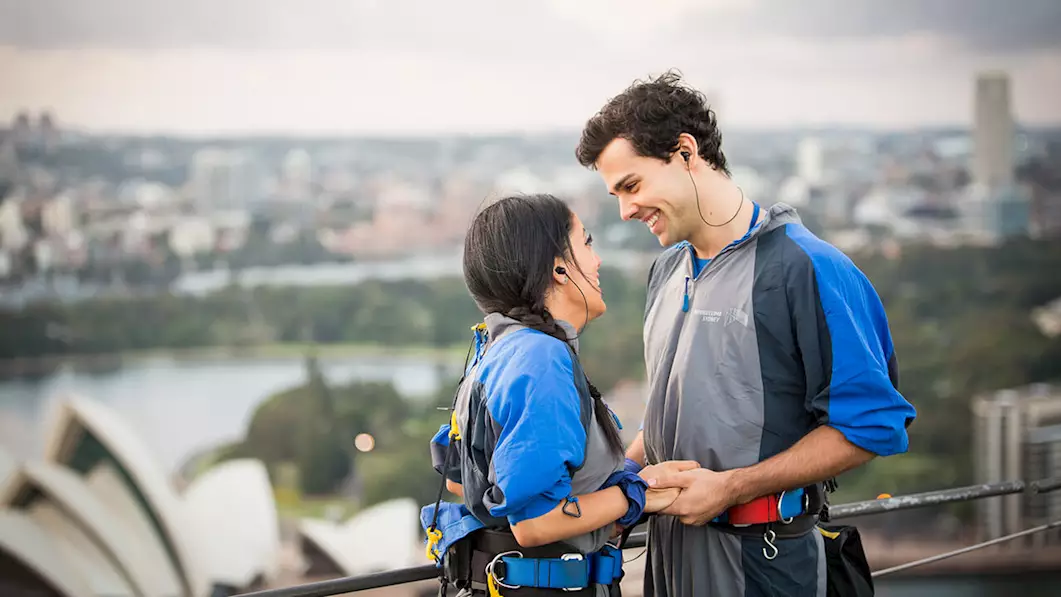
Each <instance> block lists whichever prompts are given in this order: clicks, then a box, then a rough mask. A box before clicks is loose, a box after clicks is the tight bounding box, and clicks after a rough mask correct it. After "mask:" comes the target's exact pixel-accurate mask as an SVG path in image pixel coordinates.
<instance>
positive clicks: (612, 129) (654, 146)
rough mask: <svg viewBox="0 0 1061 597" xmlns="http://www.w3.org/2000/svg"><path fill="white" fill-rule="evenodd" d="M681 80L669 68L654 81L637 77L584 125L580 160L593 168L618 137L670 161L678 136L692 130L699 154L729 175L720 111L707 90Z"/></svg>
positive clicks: (643, 152)
mask: <svg viewBox="0 0 1061 597" xmlns="http://www.w3.org/2000/svg"><path fill="white" fill-rule="evenodd" d="M681 79H682V76H681V74H680V73H679V72H677V71H674V70H670V71H667V72H666V73H664V74H662V75H660V76H659V77H657V78H655V79H652V80H650V81H635V82H634V83H633V84H632V85H631V86H630V87H628V88H627V89H626V90H625V91H623V92H622V93H620V94H619V95H617V96H615V97H613V98H611V99H610V100H608V103H606V104H605V105H604V107H603V108H601V110H600V112H598V113H597V114H596V115H594V116H593V117H592V118H590V119H589V120H588V121H587V122H586V126H585V128H583V129H582V138H581V139H580V140H579V143H578V147H577V148H576V149H575V157H576V158H578V162H579V163H580V164H582V165H583V166H585V167H587V168H594V167H595V166H594V165H595V164H596V162H597V159H598V158H600V154H601V152H603V151H604V148H605V147H607V146H608V144H609V143H611V142H612V140H614V139H616V138H623V139H626V140H628V141H629V142H630V144H631V145H633V147H634V151H636V152H637V154H638V155H641V156H644V157H655V158H659V159H661V160H664V161H667V162H669V161H670V157H671V155H672V154H673V153H674V150H675V149H676V148H677V146H678V135H680V134H681V133H688V134H690V135H692V137H693V138H694V139H696V143H697V146H698V148H699V153H700V157H701V158H703V159H704V161H706V162H707V163H708V164H711V165H712V166H713V167H714V168H715V169H716V170H718V171H719V172H722V173H724V174H725V175H726V176H729V175H730V172H729V167H728V166H727V165H726V156H725V155H724V154H723V153H722V133H721V131H719V130H718V124H717V123H716V121H715V112H714V111H713V110H712V109H711V107H710V106H708V105H707V100H706V98H705V97H704V95H703V94H702V93H700V92H699V91H696V90H695V89H692V88H690V87H689V86H687V85H684V84H682V80H681Z"/></svg>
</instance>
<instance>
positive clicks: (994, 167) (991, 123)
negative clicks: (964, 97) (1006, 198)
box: [972, 73, 1014, 188]
mask: <svg viewBox="0 0 1061 597" xmlns="http://www.w3.org/2000/svg"><path fill="white" fill-rule="evenodd" d="M1009 91H1010V90H1009V76H1008V75H1007V74H1005V73H983V74H981V75H980V76H978V77H977V79H976V98H975V116H974V118H975V121H974V123H973V127H974V130H973V144H974V147H973V168H972V171H973V180H974V181H975V182H976V183H978V184H981V185H984V186H986V187H989V188H990V187H995V186H998V185H1005V184H1009V183H1011V182H1013V136H1014V130H1013V115H1012V113H1011V111H1010V93H1009Z"/></svg>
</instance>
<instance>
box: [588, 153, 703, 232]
mask: <svg viewBox="0 0 1061 597" xmlns="http://www.w3.org/2000/svg"><path fill="white" fill-rule="evenodd" d="M596 166H597V171H598V172H599V173H600V175H601V177H602V178H603V179H604V184H605V185H607V187H608V192H609V193H611V194H612V195H615V196H616V197H618V199H619V215H620V216H621V217H622V218H623V219H624V220H640V221H641V222H644V223H645V225H647V226H648V227H649V230H651V231H652V234H654V235H656V238H657V239H659V243H660V244H661V245H662V246H665V247H666V246H670V245H673V244H674V243H677V242H680V241H683V240H688V239H689V237H690V235H691V234H692V232H693V230H695V227H694V226H692V225H691V224H690V222H691V220H690V219H689V216H690V215H692V216H694V217H695V215H696V212H695V210H696V204H695V195H694V194H693V186H692V182H691V181H690V180H689V173H688V172H687V171H686V169H685V168H686V166H685V161H684V160H682V159H681V158H680V157H678V158H677V159H671V161H670V163H667V162H664V161H663V160H660V159H656V158H650V157H644V156H640V155H637V152H636V151H634V147H633V145H631V143H630V142H629V141H627V140H626V139H621V138H619V139H614V140H613V141H612V142H611V143H609V144H608V146H607V147H605V148H604V151H603V152H601V155H600V158H598V159H597V164H596ZM690 210H692V211H690Z"/></svg>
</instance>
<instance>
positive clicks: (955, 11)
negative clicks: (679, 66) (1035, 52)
mask: <svg viewBox="0 0 1061 597" xmlns="http://www.w3.org/2000/svg"><path fill="white" fill-rule="evenodd" d="M712 17H713V15H711V14H708V13H707V11H704V13H703V14H702V15H700V18H697V19H690V21H688V23H690V28H689V31H695V27H696V23H697V22H701V23H703V22H709V21H710V20H711V19H712ZM735 20H736V21H737V24H738V26H740V27H741V28H745V29H748V30H752V31H754V30H759V31H768V32H771V33H779V34H783V35H791V36H798V37H817V38H838V37H849V38H850V37H855V38H866V37H881V36H895V35H902V34H907V33H915V32H917V33H931V34H936V35H939V36H943V37H946V38H949V39H952V40H954V41H956V42H958V43H959V44H961V45H962V46H965V47H966V48H970V49H973V50H982V51H989V52H991V51H1010V50H1029V49H1041V48H1056V47H1061V2H1059V1H1058V0H885V1H871V2H857V1H853V0H801V1H792V0H760V2H758V3H756V4H755V5H754V7H753V8H752V9H750V10H748V11H742V12H737V13H735ZM732 24H733V23H731V25H732Z"/></svg>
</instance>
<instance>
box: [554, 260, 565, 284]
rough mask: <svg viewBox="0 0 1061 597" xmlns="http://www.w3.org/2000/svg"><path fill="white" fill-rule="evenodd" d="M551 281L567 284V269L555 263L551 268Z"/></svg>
mask: <svg viewBox="0 0 1061 597" xmlns="http://www.w3.org/2000/svg"><path fill="white" fill-rule="evenodd" d="M553 279H554V280H556V283H557V284H567V268H566V267H564V266H563V265H560V264H559V263H557V265H556V266H555V267H554V268H553Z"/></svg>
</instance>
